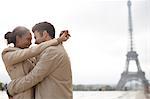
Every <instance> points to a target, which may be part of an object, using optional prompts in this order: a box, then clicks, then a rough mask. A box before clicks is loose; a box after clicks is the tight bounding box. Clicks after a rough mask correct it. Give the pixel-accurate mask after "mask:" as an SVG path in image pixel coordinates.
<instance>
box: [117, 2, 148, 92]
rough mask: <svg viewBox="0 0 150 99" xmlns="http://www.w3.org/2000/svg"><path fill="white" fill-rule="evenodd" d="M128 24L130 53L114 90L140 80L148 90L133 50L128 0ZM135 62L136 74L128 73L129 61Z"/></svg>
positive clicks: (143, 73) (129, 3)
mask: <svg viewBox="0 0 150 99" xmlns="http://www.w3.org/2000/svg"><path fill="white" fill-rule="evenodd" d="M127 5H128V13H129V16H128V22H129V33H130V51H128V53H127V55H126V56H127V59H126V70H125V71H124V72H123V73H122V74H121V79H120V80H119V82H118V84H117V87H116V90H124V89H123V88H124V87H125V84H126V83H127V82H128V81H132V80H141V82H142V84H143V85H144V88H145V89H148V87H149V83H148V80H147V79H146V77H145V72H143V71H142V69H141V67H140V64H139V60H138V54H137V52H136V51H134V50H133V36H132V32H133V28H132V16H131V1H130V0H128V2H127ZM131 60H132V61H135V62H136V66H137V72H130V71H129V63H130V61H131Z"/></svg>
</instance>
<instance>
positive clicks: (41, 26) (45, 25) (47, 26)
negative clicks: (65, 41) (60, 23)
mask: <svg viewBox="0 0 150 99" xmlns="http://www.w3.org/2000/svg"><path fill="white" fill-rule="evenodd" d="M35 31H38V32H40V33H41V35H42V33H43V32H44V31H47V32H48V34H49V36H50V37H51V38H55V28H54V26H53V25H52V24H51V23H49V22H40V23H37V24H35V25H34V26H33V27H32V32H33V33H34V32H35Z"/></svg>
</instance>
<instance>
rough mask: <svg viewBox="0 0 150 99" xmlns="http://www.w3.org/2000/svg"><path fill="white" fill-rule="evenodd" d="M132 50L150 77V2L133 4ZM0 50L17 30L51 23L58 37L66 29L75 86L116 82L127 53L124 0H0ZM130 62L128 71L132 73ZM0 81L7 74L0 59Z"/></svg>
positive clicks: (127, 39)
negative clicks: (40, 23)
mask: <svg viewBox="0 0 150 99" xmlns="http://www.w3.org/2000/svg"><path fill="white" fill-rule="evenodd" d="M132 1H133V2H132V15H133V36H134V48H135V50H136V51H137V53H138V54H139V61H140V65H141V68H142V69H143V70H144V71H145V72H146V77H147V79H148V80H149V79H150V0H132ZM0 12H1V18H0V42H1V45H0V52H2V50H3V49H4V48H5V47H7V45H6V42H5V41H4V39H3V36H4V34H5V33H6V32H7V31H12V30H13V29H14V28H15V27H16V26H18V25H21V26H26V27H27V28H29V29H31V28H32V26H33V25H34V24H36V23H38V22H41V21H48V22H51V23H52V24H53V25H54V26H55V28H56V35H57V37H58V34H59V33H60V31H61V30H64V29H68V30H69V31H70V34H71V36H72V37H71V38H70V40H68V41H67V42H66V43H65V44H64V46H65V47H66V50H67V51H68V54H69V56H70V59H71V63H72V73H73V83H74V84H116V83H117V82H118V80H119V79H120V75H121V73H122V72H123V70H124V69H125V60H126V56H125V55H126V54H127V51H128V50H129V33H128V8H127V0H53V1H52V0H3V1H1V2H0ZM134 66H135V64H134V63H133V64H132V66H131V68H129V69H130V70H131V71H135V70H136V68H135V67H134ZM0 80H1V81H3V82H9V76H8V74H7V72H6V70H5V67H4V64H3V62H2V60H0Z"/></svg>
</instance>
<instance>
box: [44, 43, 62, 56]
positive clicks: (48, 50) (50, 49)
mask: <svg viewBox="0 0 150 99" xmlns="http://www.w3.org/2000/svg"><path fill="white" fill-rule="evenodd" d="M62 50H64V48H63V46H62V45H57V46H49V47H47V48H46V49H45V50H44V51H43V52H42V53H41V54H44V53H57V52H60V51H62Z"/></svg>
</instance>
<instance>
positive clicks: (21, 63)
mask: <svg viewBox="0 0 150 99" xmlns="http://www.w3.org/2000/svg"><path fill="white" fill-rule="evenodd" d="M67 35H68V34H67V32H65V33H63V35H62V36H61V37H60V38H58V39H52V40H50V41H47V42H43V43H41V44H39V45H36V46H35V47H31V48H28V47H29V46H30V45H31V39H32V36H31V33H30V31H29V30H28V29H27V28H26V27H21V26H19V27H16V28H15V29H14V30H13V31H12V32H7V33H6V34H5V39H6V40H7V42H8V44H11V43H13V44H14V47H8V48H6V49H4V50H3V52H2V59H3V61H4V64H5V67H6V70H7V72H8V74H9V76H10V78H11V79H12V80H13V79H16V78H19V77H23V76H24V75H26V74H28V73H29V72H30V71H31V70H32V69H33V67H34V66H35V59H33V58H34V57H36V56H37V55H39V54H40V53H41V52H42V51H43V50H44V49H46V48H47V47H49V46H52V45H58V44H59V43H61V42H63V41H66V40H67V39H68V36H67ZM12 99H34V88H31V89H29V90H26V91H24V92H22V93H20V94H17V95H15V96H13V97H12Z"/></svg>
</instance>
